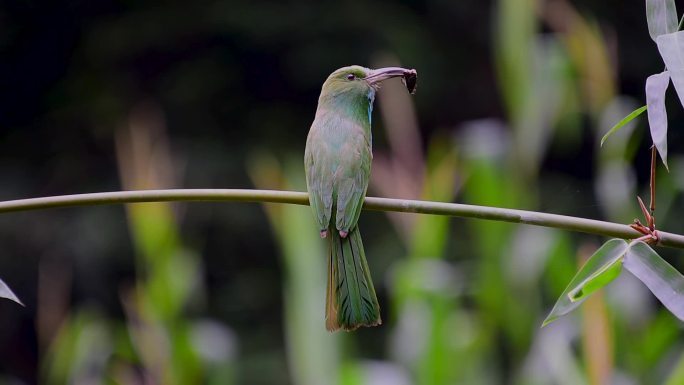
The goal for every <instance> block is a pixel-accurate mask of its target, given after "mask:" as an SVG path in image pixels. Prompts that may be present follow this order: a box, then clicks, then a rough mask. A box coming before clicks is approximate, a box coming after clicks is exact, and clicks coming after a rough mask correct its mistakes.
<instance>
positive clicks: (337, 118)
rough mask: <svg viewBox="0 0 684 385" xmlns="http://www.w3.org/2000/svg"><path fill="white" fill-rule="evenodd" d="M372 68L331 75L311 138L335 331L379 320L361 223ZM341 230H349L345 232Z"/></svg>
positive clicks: (311, 177) (311, 172) (311, 176)
mask: <svg viewBox="0 0 684 385" xmlns="http://www.w3.org/2000/svg"><path fill="white" fill-rule="evenodd" d="M369 72H370V70H368V69H366V68H363V67H359V66H352V67H345V68H341V69H339V70H337V71H335V72H333V73H332V74H331V75H330V76H329V77H328V79H327V80H326V81H325V83H324V84H323V88H322V90H321V96H320V98H319V100H318V109H317V110H316V117H315V119H314V122H313V124H312V125H311V129H310V131H309V136H308V138H307V142H306V151H305V156H304V163H305V169H306V179H307V187H308V190H309V199H310V202H311V207H312V209H313V211H314V215H315V218H316V221H317V223H318V226H319V230H321V231H327V236H328V238H329V245H330V252H329V260H328V293H327V305H326V308H327V311H326V318H327V321H326V327H327V328H328V330H331V331H332V330H337V329H344V330H354V329H356V328H358V327H359V326H372V325H377V324H379V323H380V306H379V305H378V300H377V298H376V295H375V289H374V288H373V282H372V281H371V277H370V272H369V270H368V264H367V262H366V256H365V253H364V250H363V244H362V243H361V235H360V233H359V230H358V226H357V222H358V219H359V215H360V213H361V206H362V205H363V199H364V197H365V195H366V189H367V188H368V179H369V177H370V165H371V159H372V157H373V156H372V150H371V127H370V126H371V122H370V111H371V109H372V105H373V99H374V97H375V87H374V86H373V85H372V84H370V83H369V82H367V81H365V80H363V78H365V77H366V76H367V75H368V74H369ZM352 75H353V79H351V78H352ZM340 232H342V234H344V233H348V235H347V236H346V237H345V238H343V237H342V236H341V235H340Z"/></svg>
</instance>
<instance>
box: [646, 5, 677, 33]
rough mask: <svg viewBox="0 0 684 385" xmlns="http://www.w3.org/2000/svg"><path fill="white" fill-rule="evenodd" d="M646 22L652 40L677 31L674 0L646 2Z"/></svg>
mask: <svg viewBox="0 0 684 385" xmlns="http://www.w3.org/2000/svg"><path fill="white" fill-rule="evenodd" d="M646 22H647V23H648V33H649V34H650V35H651V39H653V40H656V38H657V37H658V36H660V35H664V34H667V33H672V32H675V31H677V9H676V8H675V3H674V0H646Z"/></svg>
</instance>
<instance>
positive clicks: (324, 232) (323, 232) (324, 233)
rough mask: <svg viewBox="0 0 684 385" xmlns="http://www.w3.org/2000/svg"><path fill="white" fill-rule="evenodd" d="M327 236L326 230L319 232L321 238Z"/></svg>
mask: <svg viewBox="0 0 684 385" xmlns="http://www.w3.org/2000/svg"><path fill="white" fill-rule="evenodd" d="M327 236H328V230H321V238H325V237H327Z"/></svg>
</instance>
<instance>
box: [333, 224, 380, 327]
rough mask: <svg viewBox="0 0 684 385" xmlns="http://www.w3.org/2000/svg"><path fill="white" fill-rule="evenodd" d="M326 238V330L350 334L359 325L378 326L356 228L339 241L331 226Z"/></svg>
mask: <svg viewBox="0 0 684 385" xmlns="http://www.w3.org/2000/svg"><path fill="white" fill-rule="evenodd" d="M328 239H329V240H330V241H329V245H330V251H329V258H328V289H327V293H326V317H325V318H326V322H325V327H326V329H328V330H329V331H335V330H338V329H343V330H347V331H350V330H354V329H357V328H359V327H361V326H376V325H379V324H380V323H381V322H382V321H381V320H380V305H379V304H378V299H377V297H376V295H375V288H374V287H373V281H372V280H371V276H370V271H369V270H368V263H367V262H366V253H365V252H364V251H363V243H362V242H361V233H360V232H359V227H358V226H356V227H354V228H353V229H352V230H350V231H349V233H348V234H347V237H345V238H342V237H340V234H339V232H338V231H337V230H336V229H335V227H334V226H331V227H330V228H329V229H328Z"/></svg>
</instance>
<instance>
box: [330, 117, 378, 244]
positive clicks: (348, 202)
mask: <svg viewBox="0 0 684 385" xmlns="http://www.w3.org/2000/svg"><path fill="white" fill-rule="evenodd" d="M359 129H360V130H362V129H361V128H360V127H359ZM361 132H363V131H361ZM342 153H343V154H345V155H344V157H343V159H342V160H341V162H340V167H339V169H338V178H336V180H335V182H336V185H337V210H336V218H335V225H336V227H337V229H338V230H344V231H350V230H351V229H353V228H354V226H356V223H357V222H358V220H359V215H361V207H362V206H363V199H364V197H365V196H366V190H367V189H368V180H369V178H370V166H371V160H372V157H373V155H372V153H371V147H370V141H369V139H368V138H366V137H365V136H364V135H354V136H353V137H352V138H350V140H348V141H347V142H346V143H345V144H344V146H343V151H342Z"/></svg>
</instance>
